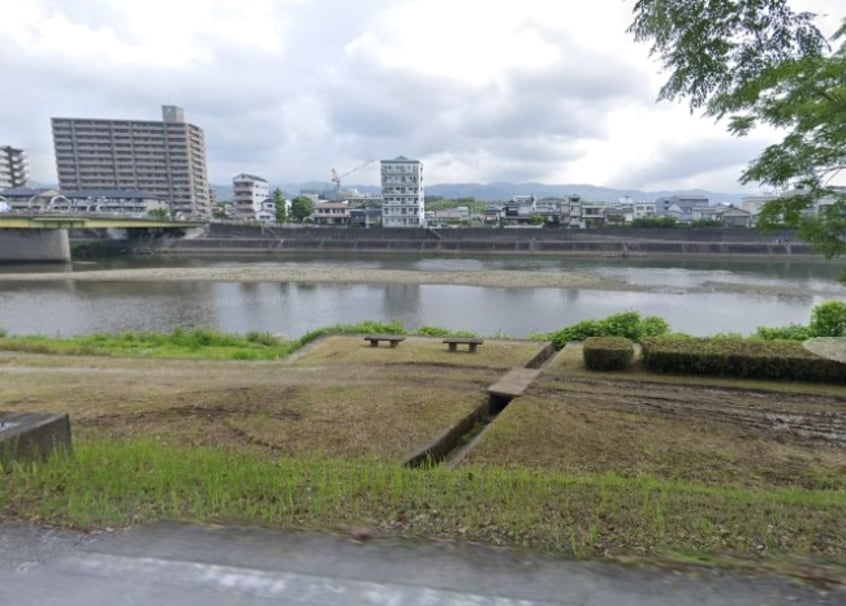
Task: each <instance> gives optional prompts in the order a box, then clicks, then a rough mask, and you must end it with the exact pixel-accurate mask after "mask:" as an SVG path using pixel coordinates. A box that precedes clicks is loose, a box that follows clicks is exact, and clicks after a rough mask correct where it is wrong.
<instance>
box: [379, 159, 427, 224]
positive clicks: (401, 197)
mask: <svg viewBox="0 0 846 606" xmlns="http://www.w3.org/2000/svg"><path fill="white" fill-rule="evenodd" d="M425 214H426V205H425V202H424V197H423V163H422V162H420V160H409V159H408V158H405V157H403V156H400V157H398V158H396V159H394V160H382V226H383V227H423V226H425V225H426V218H425Z"/></svg>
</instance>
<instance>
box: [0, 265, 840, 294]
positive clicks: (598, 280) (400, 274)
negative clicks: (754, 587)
mask: <svg viewBox="0 0 846 606" xmlns="http://www.w3.org/2000/svg"><path fill="white" fill-rule="evenodd" d="M738 279H739V277H738ZM66 280H73V281H74V282H185V281H191V282H241V283H258V282H282V283H298V284H416V285H419V284H433V285H454V286H479V287H493V288H560V289H579V290H596V291H610V292H647V293H648V292H653V293H662V292H673V293H677V292H685V293H718V292H725V293H741V294H744V293H755V294H763V295H774V296H809V295H819V296H826V297H831V296H838V295H840V294H843V293H846V288H844V287H841V286H838V285H836V284H831V285H830V287H828V286H826V287H825V288H819V289H811V288H808V287H807V286H804V285H793V284H786V283H785V284H771V285H765V284H749V283H746V282H740V281H738V282H715V281H706V282H703V283H700V284H695V285H690V286H685V287H672V288H668V287H667V286H665V285H662V284H659V285H655V284H635V283H632V282H627V281H624V280H620V279H616V278H612V277H607V276H603V275H600V274H598V273H592V272H589V271H568V270H561V271H555V272H553V271H526V270H481V271H477V270H474V271H424V270H401V269H367V268H358V267H349V266H338V267H320V266H314V265H303V266H296V267H291V266H288V265H272V264H233V265H226V266H213V267H145V268H136V269H105V270H102V269H100V270H90V271H73V272H20V273H7V274H4V273H0V284H3V283H13V282H55V281H66Z"/></svg>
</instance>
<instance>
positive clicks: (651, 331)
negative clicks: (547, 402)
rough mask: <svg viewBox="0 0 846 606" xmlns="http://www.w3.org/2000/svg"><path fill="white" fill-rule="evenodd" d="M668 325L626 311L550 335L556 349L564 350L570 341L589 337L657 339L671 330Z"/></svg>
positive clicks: (580, 323) (578, 324)
mask: <svg viewBox="0 0 846 606" xmlns="http://www.w3.org/2000/svg"><path fill="white" fill-rule="evenodd" d="M669 328H670V327H669V326H668V325H667V323H666V322H665V321H664V320H663V319H661V318H659V317H657V316H648V317H646V318H641V317H640V314H639V313H638V312H636V311H626V312H623V313H619V314H614V315H611V316H608V317H607V318H605V319H604V320H582V321H581V322H579V323H577V324H573V325H572V326H568V327H566V328H562V329H561V330H558V331H555V332H552V333H549V334H548V335H547V338H548V339H549V340H550V341H552V343H553V345H554V346H555V349H561V348H563V347H564V346H565V345H566V344H567V343H568V342H569V341H584V340H585V339H587V338H588V337H625V338H626V339H629V340H631V341H634V342H636V343H638V342H640V341H641V339H644V338H646V337H657V336H660V335H663V334H666V333H667V331H668V330H669Z"/></svg>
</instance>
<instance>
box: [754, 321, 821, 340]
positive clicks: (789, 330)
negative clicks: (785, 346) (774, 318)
mask: <svg viewBox="0 0 846 606" xmlns="http://www.w3.org/2000/svg"><path fill="white" fill-rule="evenodd" d="M755 338H757V339H764V340H765V341H777V340H782V341H804V340H805V339H810V338H811V329H810V328H809V327H807V326H802V325H801V324H790V325H788V326H779V327H776V328H768V327H766V326H759V327H758V328H757V330H756V331H755Z"/></svg>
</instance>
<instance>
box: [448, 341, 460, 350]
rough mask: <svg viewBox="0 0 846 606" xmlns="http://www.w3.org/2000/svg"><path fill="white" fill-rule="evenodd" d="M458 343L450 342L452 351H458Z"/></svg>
mask: <svg viewBox="0 0 846 606" xmlns="http://www.w3.org/2000/svg"><path fill="white" fill-rule="evenodd" d="M457 348H458V343H449V350H450V351H458V349H457Z"/></svg>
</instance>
